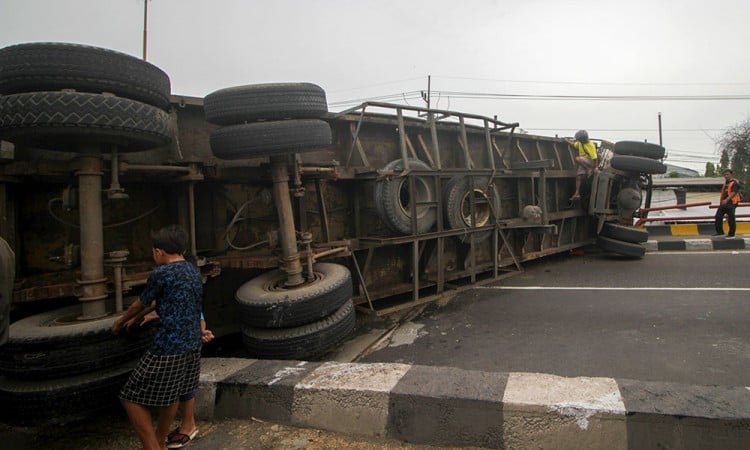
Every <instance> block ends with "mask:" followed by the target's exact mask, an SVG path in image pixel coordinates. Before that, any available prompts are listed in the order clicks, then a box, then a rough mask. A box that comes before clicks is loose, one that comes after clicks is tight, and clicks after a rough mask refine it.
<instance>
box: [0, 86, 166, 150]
mask: <svg viewBox="0 0 750 450" xmlns="http://www.w3.org/2000/svg"><path fill="white" fill-rule="evenodd" d="M0 137H2V138H3V139H6V140H8V141H11V142H15V143H23V144H28V145H33V146H39V147H41V148H46V149H48V150H59V151H75V150H76V147H77V146H79V145H81V144H85V143H89V144H98V145H101V144H117V145H119V148H118V150H119V151H120V152H133V151H141V150H147V149H150V148H153V147H159V146H163V145H166V144H168V143H169V142H170V141H171V139H172V130H171V127H170V122H169V115H168V114H167V113H166V112H164V111H162V110H161V109H158V108H155V107H153V106H150V105H147V104H145V103H140V102H137V101H135V100H129V99H126V98H120V97H113V96H107V95H102V94H85V93H80V92H33V93H26V94H12V95H4V96H0Z"/></svg>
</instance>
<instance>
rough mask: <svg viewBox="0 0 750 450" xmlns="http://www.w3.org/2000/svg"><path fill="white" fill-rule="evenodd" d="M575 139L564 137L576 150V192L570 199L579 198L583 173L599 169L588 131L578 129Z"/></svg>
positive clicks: (594, 147)
mask: <svg viewBox="0 0 750 450" xmlns="http://www.w3.org/2000/svg"><path fill="white" fill-rule="evenodd" d="M574 137H575V141H573V140H570V139H565V142H567V143H568V145H570V146H571V147H573V148H574V149H576V150H577V152H578V154H577V155H576V157H575V162H576V167H577V170H576V192H575V193H574V194H573V196H572V197H570V201H576V200H580V198H581V182H582V181H583V177H584V175H586V176H591V174H592V172H597V171H598V170H599V164H598V160H597V159H598V158H597V155H596V144H594V143H593V142H591V141H589V133H588V132H587V131H586V130H578V131H577V132H576V134H575V136H574Z"/></svg>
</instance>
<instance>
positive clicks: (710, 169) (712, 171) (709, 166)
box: [704, 162, 720, 177]
mask: <svg viewBox="0 0 750 450" xmlns="http://www.w3.org/2000/svg"><path fill="white" fill-rule="evenodd" d="M719 175H720V174H718V173H716V166H715V165H714V163H712V162H707V163H706V173H705V175H704V176H707V177H718V176H719Z"/></svg>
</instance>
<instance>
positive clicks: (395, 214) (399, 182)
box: [375, 159, 437, 234]
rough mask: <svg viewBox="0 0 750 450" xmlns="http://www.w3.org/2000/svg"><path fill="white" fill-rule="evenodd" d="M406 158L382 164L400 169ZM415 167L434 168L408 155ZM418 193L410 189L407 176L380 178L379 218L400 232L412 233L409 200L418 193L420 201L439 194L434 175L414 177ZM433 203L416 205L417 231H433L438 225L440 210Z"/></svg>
mask: <svg viewBox="0 0 750 450" xmlns="http://www.w3.org/2000/svg"><path fill="white" fill-rule="evenodd" d="M403 168H404V162H403V160H401V159H396V160H394V161H391V162H389V163H388V164H386V166H385V167H383V169H384V170H393V171H396V172H400V171H401V170H403ZM409 168H410V169H412V170H430V171H431V170H432V168H431V167H430V166H428V165H427V164H426V163H424V162H422V161H420V160H418V159H409ZM414 181H415V182H414V186H415V190H416V191H417V192H416V196H412V195H410V193H409V183H408V178H407V177H401V176H398V175H395V176H392V177H388V178H385V179H382V180H378V181H377V182H376V184H375V208H376V210H377V212H378V216H379V217H380V219H381V220H382V221H383V222H385V224H386V225H388V227H389V228H391V229H392V230H394V231H396V232H399V233H401V234H412V227H411V206H410V202H411V201H412V199H413V197H416V201H417V202H418V203H421V202H433V201H435V199H436V197H437V193H436V192H435V186H434V184H433V180H432V177H415V180H414ZM435 209H436V208H434V207H433V206H429V205H417V210H416V212H417V229H416V234H422V233H426V232H428V231H430V230H431V229H432V227H433V226H434V225H435V220H436V218H437V217H436V216H437V214H436V213H435Z"/></svg>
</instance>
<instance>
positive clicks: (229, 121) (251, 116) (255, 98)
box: [203, 83, 328, 125]
mask: <svg viewBox="0 0 750 450" xmlns="http://www.w3.org/2000/svg"><path fill="white" fill-rule="evenodd" d="M203 108H204V111H205V115H206V120H207V121H208V122H211V123H214V124H216V125H237V124H241V123H245V122H252V121H256V120H279V119H316V118H318V117H321V116H322V115H323V114H325V113H326V112H328V104H327V103H326V93H325V91H323V89H322V88H321V87H320V86H317V85H315V84H312V83H271V84H254V85H247V86H237V87H231V88H226V89H220V90H218V91H215V92H212V93H210V94H208V95H207V96H206V98H205V99H204V101H203Z"/></svg>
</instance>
